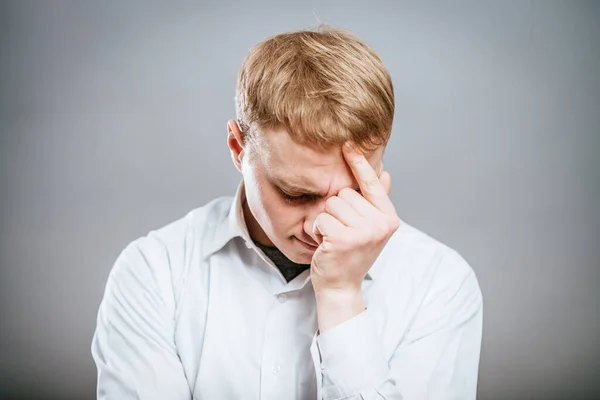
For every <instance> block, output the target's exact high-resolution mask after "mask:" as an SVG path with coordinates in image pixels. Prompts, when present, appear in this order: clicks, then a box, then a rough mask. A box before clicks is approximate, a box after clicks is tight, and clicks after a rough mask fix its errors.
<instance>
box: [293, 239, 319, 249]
mask: <svg viewBox="0 0 600 400" xmlns="http://www.w3.org/2000/svg"><path fill="white" fill-rule="evenodd" d="M296 239H298V238H296ZM298 240H299V241H301V242H302V243H304V244H305V245H306V246H308V247H311V248H313V249H316V248H317V247H319V244H318V243H314V242H306V241H304V240H302V239H298Z"/></svg>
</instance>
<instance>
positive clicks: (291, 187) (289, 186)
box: [270, 176, 324, 197]
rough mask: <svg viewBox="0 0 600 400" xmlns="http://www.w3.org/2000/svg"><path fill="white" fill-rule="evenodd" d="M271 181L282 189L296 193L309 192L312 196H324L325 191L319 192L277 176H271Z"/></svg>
mask: <svg viewBox="0 0 600 400" xmlns="http://www.w3.org/2000/svg"><path fill="white" fill-rule="evenodd" d="M270 181H271V183H272V184H274V185H275V186H277V187H279V188H280V189H285V190H287V191H289V192H292V193H295V194H307V195H310V196H317V197H323V196H324V194H323V193H318V192H316V191H314V190H312V189H308V188H305V187H302V186H299V185H296V184H294V183H291V182H288V181H286V180H285V179H283V178H280V177H277V176H274V177H271V179H270Z"/></svg>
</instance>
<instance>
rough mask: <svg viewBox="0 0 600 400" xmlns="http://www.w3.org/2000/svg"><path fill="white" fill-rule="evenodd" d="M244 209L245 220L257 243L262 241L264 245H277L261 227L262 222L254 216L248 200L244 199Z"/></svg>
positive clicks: (252, 237)
mask: <svg viewBox="0 0 600 400" xmlns="http://www.w3.org/2000/svg"><path fill="white" fill-rule="evenodd" d="M242 210H243V213H244V221H245V222H246V226H247V227H248V233H249V234H250V238H251V239H252V240H253V241H254V242H255V243H260V244H262V245H263V246H267V247H275V245H274V244H273V242H271V240H270V239H269V238H268V236H267V235H266V233H265V231H264V230H263V229H262V228H261V226H260V224H259V223H258V221H257V220H256V218H254V215H253V214H252V211H250V207H248V202H247V201H246V199H244V202H243V203H242Z"/></svg>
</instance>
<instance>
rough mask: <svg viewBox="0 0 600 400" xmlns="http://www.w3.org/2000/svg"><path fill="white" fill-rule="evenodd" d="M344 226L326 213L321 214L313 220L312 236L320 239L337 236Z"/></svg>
mask: <svg viewBox="0 0 600 400" xmlns="http://www.w3.org/2000/svg"><path fill="white" fill-rule="evenodd" d="M344 229H345V226H344V225H343V224H342V223H341V222H340V221H338V220H337V219H336V218H335V217H333V216H332V215H330V214H327V213H321V214H319V215H317V218H315V222H314V224H313V235H314V236H319V235H320V236H322V237H324V238H325V237H331V236H338V235H339V234H340V233H342V231H343V230H344Z"/></svg>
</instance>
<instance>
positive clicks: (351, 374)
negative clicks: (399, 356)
mask: <svg viewBox="0 0 600 400" xmlns="http://www.w3.org/2000/svg"><path fill="white" fill-rule="evenodd" d="M313 344H316V347H317V350H318V355H319V358H320V359H319V360H315V364H316V361H319V362H320V366H321V368H320V370H321V374H322V381H321V380H319V381H321V382H320V383H322V395H323V399H340V398H346V397H349V396H352V395H354V394H356V393H359V392H361V391H365V390H368V389H372V388H374V387H377V386H379V385H380V384H381V383H383V382H384V381H385V379H386V378H387V375H388V373H389V366H388V363H387V361H386V360H385V358H384V357H383V348H382V343H381V339H380V337H379V334H378V332H377V330H376V329H375V323H374V321H373V318H372V311H370V310H369V309H368V308H367V309H366V310H365V311H363V312H362V313H360V314H358V315H357V316H355V317H353V318H350V319H349V320H347V321H344V322H343V323H341V324H339V325H337V326H335V327H333V328H331V329H329V330H327V331H325V332H324V333H322V334H320V335H319V336H317V337H316V341H315V342H313ZM315 355H316V354H315ZM317 371H318V370H317Z"/></svg>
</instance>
